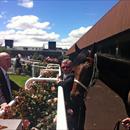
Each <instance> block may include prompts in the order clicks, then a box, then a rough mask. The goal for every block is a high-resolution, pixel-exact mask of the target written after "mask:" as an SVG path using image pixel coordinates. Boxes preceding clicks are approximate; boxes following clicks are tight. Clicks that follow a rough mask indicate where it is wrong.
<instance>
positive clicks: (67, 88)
mask: <svg viewBox="0 0 130 130" xmlns="http://www.w3.org/2000/svg"><path fill="white" fill-rule="evenodd" d="M60 78H61V79H63V81H62V82H60V83H59V85H61V86H62V87H63V91H64V98H65V101H66V103H67V107H70V106H71V102H70V92H71V90H72V86H73V82H74V74H73V73H70V74H68V75H67V76H66V77H65V78H63V74H62V75H61V76H60Z"/></svg>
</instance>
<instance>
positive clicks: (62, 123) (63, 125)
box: [56, 86, 68, 130]
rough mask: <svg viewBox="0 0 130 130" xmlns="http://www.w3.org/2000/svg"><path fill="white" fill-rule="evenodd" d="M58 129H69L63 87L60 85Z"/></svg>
mask: <svg viewBox="0 0 130 130" xmlns="http://www.w3.org/2000/svg"><path fill="white" fill-rule="evenodd" d="M56 130H68V126H67V119H66V110H65V102H64V93H63V88H62V87H61V86H58V104H57V124H56Z"/></svg>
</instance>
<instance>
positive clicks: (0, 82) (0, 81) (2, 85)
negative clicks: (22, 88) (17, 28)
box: [0, 68, 19, 104]
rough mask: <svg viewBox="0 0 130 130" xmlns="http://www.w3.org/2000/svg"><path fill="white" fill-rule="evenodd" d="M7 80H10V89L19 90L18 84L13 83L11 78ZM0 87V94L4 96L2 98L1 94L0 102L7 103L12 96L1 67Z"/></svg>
mask: <svg viewBox="0 0 130 130" xmlns="http://www.w3.org/2000/svg"><path fill="white" fill-rule="evenodd" d="M9 81H10V87H11V90H12V89H13V90H19V86H18V85H17V84H15V83H14V82H13V81H11V80H9ZM0 89H1V92H2V94H0V95H3V96H4V98H2V96H0V104H2V103H4V102H7V103H9V102H10V101H11V100H12V96H11V95H12V94H11V93H10V91H9V88H8V84H7V80H6V77H5V75H4V73H3V70H2V69H1V68H0Z"/></svg>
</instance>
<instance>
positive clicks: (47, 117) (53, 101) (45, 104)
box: [12, 81, 57, 130]
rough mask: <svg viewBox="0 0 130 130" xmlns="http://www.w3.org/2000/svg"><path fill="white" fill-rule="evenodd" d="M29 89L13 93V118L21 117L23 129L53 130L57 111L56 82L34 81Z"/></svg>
mask: <svg viewBox="0 0 130 130" xmlns="http://www.w3.org/2000/svg"><path fill="white" fill-rule="evenodd" d="M31 88H32V89H31V90H30V91H25V90H24V89H21V90H20V91H19V92H17V93H15V96H18V97H19V98H18V101H17V103H16V105H15V106H13V108H12V109H13V118H22V119H23V125H24V129H25V130H55V129H56V114H57V113H56V112H57V84H56V83H54V82H47V81H40V82H38V81H35V82H34V83H33V84H32V85H31Z"/></svg>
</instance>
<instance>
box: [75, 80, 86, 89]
mask: <svg viewBox="0 0 130 130" xmlns="http://www.w3.org/2000/svg"><path fill="white" fill-rule="evenodd" d="M74 82H75V83H78V84H79V85H80V86H81V87H82V88H84V89H85V90H86V91H88V89H87V87H86V86H85V85H84V84H82V83H81V82H80V81H78V80H77V79H74Z"/></svg>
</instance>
